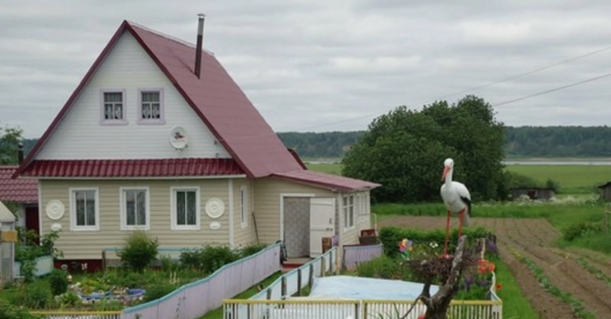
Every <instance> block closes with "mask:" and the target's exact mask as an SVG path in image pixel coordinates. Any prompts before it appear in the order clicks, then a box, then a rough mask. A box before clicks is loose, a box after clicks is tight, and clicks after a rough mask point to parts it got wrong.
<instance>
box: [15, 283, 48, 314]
mask: <svg viewBox="0 0 611 319" xmlns="http://www.w3.org/2000/svg"><path fill="white" fill-rule="evenodd" d="M52 298H53V293H52V292H51V287H50V286H49V284H48V283H47V282H45V281H42V280H38V281H34V282H32V283H27V284H22V285H20V286H19V287H17V291H16V294H15V300H14V301H15V304H18V305H21V306H24V307H27V308H30V309H45V308H47V307H48V306H49V304H50V303H51V302H52Z"/></svg>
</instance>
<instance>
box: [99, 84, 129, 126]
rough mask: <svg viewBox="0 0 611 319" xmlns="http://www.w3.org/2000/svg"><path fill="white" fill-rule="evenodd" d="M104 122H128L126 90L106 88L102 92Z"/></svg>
mask: <svg viewBox="0 0 611 319" xmlns="http://www.w3.org/2000/svg"><path fill="white" fill-rule="evenodd" d="M101 95H102V96H101V104H102V105H101V108H102V109H101V112H100V113H101V114H100V122H101V123H102V124H127V116H126V114H125V91H124V90H121V89H105V90H102V92H101Z"/></svg>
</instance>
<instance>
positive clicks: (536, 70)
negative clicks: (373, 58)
mask: <svg viewBox="0 0 611 319" xmlns="http://www.w3.org/2000/svg"><path fill="white" fill-rule="evenodd" d="M609 50H611V45H610V46H607V47H604V48H601V49H598V50H594V51H590V52H587V53H584V54H582V55H578V56H576V57H572V58H569V59H565V60H561V61H558V62H555V63H552V64H549V65H546V66H543V67H540V68H537V69H534V70H531V71H528V72H524V73H520V74H516V75H512V76H509V77H506V78H503V79H501V80H497V81H493V82H490V83H487V84H483V85H479V86H475V87H472V88H468V89H464V90H460V91H457V92H454V93H450V94H446V95H442V96H440V97H437V98H435V99H427V100H422V101H423V102H420V103H418V104H421V103H427V102H428V103H430V102H431V101H437V100H441V99H443V98H446V97H450V96H454V95H457V94H461V93H466V92H470V91H474V90H478V89H483V88H487V87H490V86H493V85H496V84H500V83H504V82H507V81H511V80H515V79H518V78H521V77H525V76H528V75H531V74H535V73H539V72H542V71H545V70H548V69H551V68H554V67H557V66H560V65H562V64H565V63H569V62H572V61H576V60H579V59H583V58H585V57H588V56H592V55H595V54H598V53H602V52H605V51H609ZM522 99H524V98H522ZM414 106H416V104H412V105H410V107H414ZM393 108H394V107H393ZM378 114H380V112H376V113H370V114H367V115H361V116H357V117H353V118H350V119H345V120H340V121H333V122H328V123H324V124H319V125H314V126H309V127H304V128H302V129H300V130H298V131H301V130H307V129H312V128H319V127H325V126H329V125H334V124H341V123H346V122H353V121H356V120H360V119H364V118H369V117H371V116H375V115H378Z"/></svg>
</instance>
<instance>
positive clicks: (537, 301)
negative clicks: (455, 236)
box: [380, 216, 611, 319]
mask: <svg viewBox="0 0 611 319" xmlns="http://www.w3.org/2000/svg"><path fill="white" fill-rule="evenodd" d="M451 225H452V227H453V228H455V227H457V226H458V221H457V218H452V221H451ZM472 225H473V226H472V227H477V226H483V227H485V228H487V229H490V230H492V231H494V233H495V234H496V235H497V238H498V247H499V252H500V254H501V258H503V260H504V262H505V263H506V264H507V266H508V267H509V269H510V271H511V272H512V274H513V275H514V276H515V277H516V279H517V281H518V283H519V285H520V289H521V290H522V292H523V294H524V295H525V296H526V297H527V298H528V299H529V300H531V301H532V306H533V307H534V308H535V309H536V310H537V311H538V312H539V313H540V314H541V316H542V317H543V318H550V319H551V318H554V319H564V318H567V319H569V318H573V317H574V316H573V313H572V311H571V309H570V307H569V306H568V305H567V304H566V303H564V302H562V301H561V300H560V299H558V298H557V297H555V296H552V295H551V294H549V293H547V292H546V291H545V290H544V289H543V287H541V286H540V284H539V283H538V282H537V281H536V279H535V277H534V275H533V274H532V273H531V272H530V270H529V269H528V268H527V267H526V265H524V264H523V263H521V262H519V261H518V260H517V259H516V258H515V257H514V256H513V255H512V254H510V253H509V250H508V248H509V247H510V246H511V247H513V248H514V249H516V250H517V251H518V252H519V253H520V254H522V255H523V256H525V257H528V258H529V259H531V260H532V261H533V262H535V263H536V264H537V265H538V266H539V267H541V268H542V269H543V270H544V271H545V274H546V275H547V277H549V278H550V280H551V283H552V284H553V285H555V286H557V287H558V288H560V289H561V290H562V291H564V292H567V293H570V294H571V295H572V296H573V297H574V298H575V299H577V300H579V301H581V302H582V304H583V305H584V307H585V308H586V309H587V310H589V311H590V312H592V313H594V314H595V315H597V316H598V317H599V318H603V316H605V315H608V314H609V313H611V300H609V298H605V297H604V296H609V295H611V288H610V287H609V285H607V283H606V282H604V281H603V280H600V279H598V278H596V277H595V276H594V275H592V274H591V273H589V272H588V271H586V270H585V269H584V268H583V267H582V266H581V265H579V264H578V263H577V261H576V260H575V259H574V258H575V257H576V255H575V254H569V253H567V252H565V251H562V250H560V249H553V248H552V247H553V245H554V243H555V242H556V241H557V240H558V238H559V237H560V233H559V232H558V231H557V230H556V229H555V228H554V227H553V226H552V225H551V224H550V223H549V222H548V221H547V220H545V219H508V218H473V219H472ZM384 226H399V227H416V228H422V229H438V228H442V229H443V228H445V218H444V217H428V216H427V217H425V216H422V217H412V216H400V217H393V218H388V219H385V220H383V221H382V222H381V223H380V227H384ZM592 263H594V262H592ZM594 266H596V267H597V268H598V269H600V270H601V271H604V272H605V273H607V272H609V270H608V269H605V268H606V267H601V264H600V263H596V264H595V265H594Z"/></svg>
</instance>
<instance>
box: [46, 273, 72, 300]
mask: <svg viewBox="0 0 611 319" xmlns="http://www.w3.org/2000/svg"><path fill="white" fill-rule="evenodd" d="M49 285H50V286H51V293H53V296H57V295H61V294H63V293H65V292H66V291H68V272H67V271H65V270H60V269H53V271H51V273H50V274H49Z"/></svg>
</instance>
